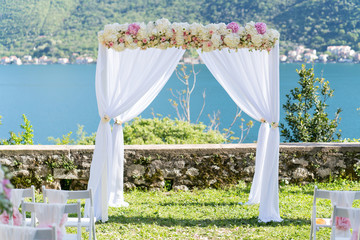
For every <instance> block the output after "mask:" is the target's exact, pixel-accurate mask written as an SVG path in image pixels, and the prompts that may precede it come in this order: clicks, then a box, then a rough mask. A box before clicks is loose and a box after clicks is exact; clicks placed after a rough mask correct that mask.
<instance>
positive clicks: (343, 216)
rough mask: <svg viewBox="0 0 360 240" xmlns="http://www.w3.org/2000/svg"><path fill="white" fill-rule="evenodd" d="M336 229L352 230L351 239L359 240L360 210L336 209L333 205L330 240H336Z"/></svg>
mask: <svg viewBox="0 0 360 240" xmlns="http://www.w3.org/2000/svg"><path fill="white" fill-rule="evenodd" d="M337 225H339V226H337ZM338 227H340V230H343V231H344V230H345V231H346V230H350V229H352V230H353V231H352V236H351V239H359V228H360V208H352V207H351V208H347V207H337V206H336V205H335V206H334V209H333V214H332V221H331V240H335V239H336V238H337V236H336V230H337V228H338ZM340 237H341V238H342V237H343V236H340Z"/></svg>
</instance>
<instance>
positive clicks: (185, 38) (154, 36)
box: [98, 18, 280, 52]
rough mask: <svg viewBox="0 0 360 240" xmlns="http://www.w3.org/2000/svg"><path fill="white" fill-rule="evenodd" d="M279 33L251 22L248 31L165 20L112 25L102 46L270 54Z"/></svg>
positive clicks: (101, 39) (231, 25) (101, 34)
mask: <svg viewBox="0 0 360 240" xmlns="http://www.w3.org/2000/svg"><path fill="white" fill-rule="evenodd" d="M279 36H280V35H279V32H278V31H276V30H274V29H267V27H266V24H265V23H263V22H258V23H255V22H249V23H247V24H246V25H245V27H241V26H239V25H238V24H237V23H235V22H231V23H229V24H227V25H226V24H225V23H219V24H209V25H206V26H203V25H202V24H199V23H193V24H188V23H170V22H169V20H167V19H165V18H163V19H159V20H157V21H155V22H149V23H148V24H145V23H131V24H127V23H126V24H118V23H114V24H109V25H106V26H105V29H104V31H100V32H99V34H98V39H99V42H100V43H101V44H103V45H104V46H106V47H107V48H112V49H114V50H115V51H123V50H125V49H126V48H130V49H136V48H141V49H147V48H160V49H167V48H172V47H176V48H182V49H189V48H196V49H202V51H204V52H209V51H213V50H216V49H223V48H230V49H239V48H248V49H249V50H267V51H270V50H271V49H272V48H273V47H274V45H275V43H276V41H277V40H278V39H279Z"/></svg>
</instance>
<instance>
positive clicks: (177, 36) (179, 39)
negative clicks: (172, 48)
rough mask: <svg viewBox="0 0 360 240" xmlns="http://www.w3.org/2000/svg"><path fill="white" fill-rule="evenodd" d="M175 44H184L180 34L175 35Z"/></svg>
mask: <svg viewBox="0 0 360 240" xmlns="http://www.w3.org/2000/svg"><path fill="white" fill-rule="evenodd" d="M175 40H176V44H177V45H183V44H184V36H183V35H180V34H176V38H175Z"/></svg>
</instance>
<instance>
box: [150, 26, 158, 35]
mask: <svg viewBox="0 0 360 240" xmlns="http://www.w3.org/2000/svg"><path fill="white" fill-rule="evenodd" d="M151 34H152V35H154V36H157V35H158V30H157V29H156V28H154V29H153V30H152V31H151Z"/></svg>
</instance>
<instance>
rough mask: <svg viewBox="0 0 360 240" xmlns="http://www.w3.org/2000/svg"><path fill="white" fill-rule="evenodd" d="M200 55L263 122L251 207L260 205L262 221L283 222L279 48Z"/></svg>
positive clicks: (234, 96) (238, 100)
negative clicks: (280, 181) (279, 179)
mask: <svg viewBox="0 0 360 240" xmlns="http://www.w3.org/2000/svg"><path fill="white" fill-rule="evenodd" d="M198 53H199V55H200V57H201V59H202V60H203V61H204V63H205V64H206V66H207V67H208V69H209V70H210V72H211V73H212V74H213V75H214V77H215V78H216V79H217V81H218V82H219V83H220V84H221V86H222V87H223V88H224V89H225V90H226V92H227V93H228V94H229V95H230V97H231V98H232V99H233V101H234V102H235V103H236V104H237V105H238V106H239V107H240V108H241V109H242V110H243V111H244V112H245V113H246V114H248V115H249V116H250V117H252V118H253V119H255V120H257V121H260V122H262V123H261V126H260V129H259V133H258V140H257V149H256V162H255V175H254V179H253V183H252V186H251V191H250V196H249V201H248V204H255V203H260V208H259V220H260V221H263V222H269V221H282V219H281V218H280V213H279V193H278V171H279V170H278V168H279V167H278V166H279V143H280V137H279V129H278V127H277V125H278V122H279V118H280V114H279V105H280V100H279V45H278V44H276V46H275V47H274V48H273V49H272V50H271V51H270V53H268V52H267V51H252V52H250V51H249V49H239V50H237V51H236V50H229V49H223V50H220V51H219V50H215V51H212V52H201V50H198Z"/></svg>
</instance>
